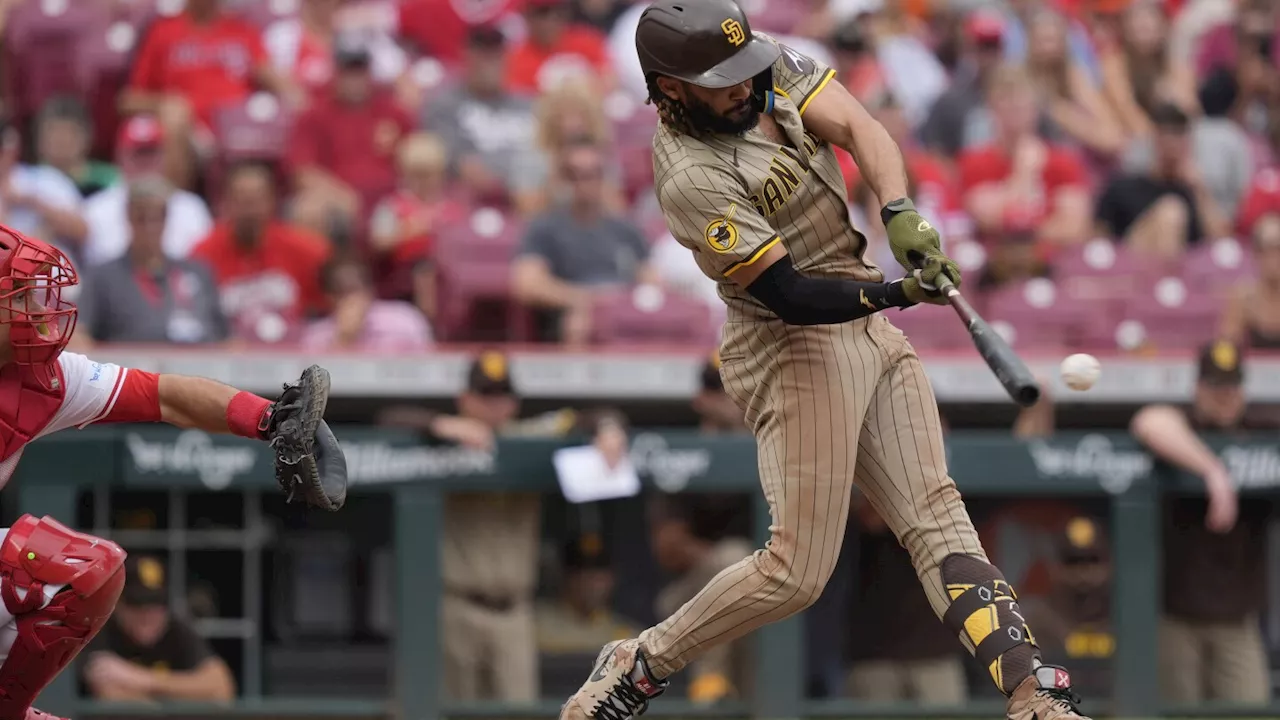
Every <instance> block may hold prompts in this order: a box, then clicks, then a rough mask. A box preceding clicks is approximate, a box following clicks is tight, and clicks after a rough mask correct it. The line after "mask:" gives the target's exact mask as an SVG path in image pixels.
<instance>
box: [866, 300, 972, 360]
mask: <svg viewBox="0 0 1280 720" xmlns="http://www.w3.org/2000/svg"><path fill="white" fill-rule="evenodd" d="M883 313H884V315H885V317H887V318H889V321H890V322H892V323H893V324H894V325H895V326H897V327H898V329H900V330H902V332H904V333H906V335H907V339H908V340H910V341H911V345H912V346H913V347H914V348H916V349H917V350H960V349H963V348H966V347H972V346H973V342H972V341H971V340H970V339H969V333H968V331H966V330H965V329H964V326H963V325H961V324H960V323H959V322H957V321H956V318H955V315H954V314H953V313H952V311H951V310H950V309H949V308H944V307H936V306H932V305H917V306H916V307H911V308H907V309H905V310H885V311H883Z"/></svg>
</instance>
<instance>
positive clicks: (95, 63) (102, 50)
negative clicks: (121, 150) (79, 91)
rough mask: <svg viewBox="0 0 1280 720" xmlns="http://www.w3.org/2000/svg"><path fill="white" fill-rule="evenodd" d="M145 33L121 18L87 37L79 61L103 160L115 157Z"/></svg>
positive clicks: (95, 145)
mask: <svg viewBox="0 0 1280 720" xmlns="http://www.w3.org/2000/svg"><path fill="white" fill-rule="evenodd" d="M128 7H132V6H128ZM141 33H142V30H141V29H140V27H139V25H138V24H137V23H135V22H133V20H132V18H128V17H121V16H120V15H117V16H116V19H114V20H113V21H112V22H111V23H110V24H109V25H108V26H107V27H106V28H104V29H102V30H101V31H94V32H89V33H86V34H85V37H84V42H83V44H82V45H81V46H80V53H79V55H78V56H77V57H76V62H77V63H78V68H77V71H78V73H79V78H80V82H81V84H82V87H84V88H86V90H85V93H84V103H85V107H86V108H88V110H89V115H90V117H91V118H92V121H93V131H94V137H93V151H94V152H95V153H97V154H98V155H99V156H101V157H108V158H109V157H114V156H115V139H116V134H117V131H118V129H119V126H120V121H121V118H120V113H119V103H118V101H119V96H120V93H121V91H123V90H124V88H125V87H126V86H127V85H128V82H129V70H130V60H131V58H132V57H133V53H134V50H135V49H136V48H137V46H138V42H139V41H140V40H141Z"/></svg>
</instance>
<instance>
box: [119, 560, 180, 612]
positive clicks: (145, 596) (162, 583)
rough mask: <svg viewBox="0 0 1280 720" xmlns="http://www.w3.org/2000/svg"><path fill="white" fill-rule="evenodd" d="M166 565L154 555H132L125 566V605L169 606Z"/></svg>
mask: <svg viewBox="0 0 1280 720" xmlns="http://www.w3.org/2000/svg"><path fill="white" fill-rule="evenodd" d="M167 574H168V573H167V571H166V569H165V566H164V563H163V562H162V561H161V560H160V558H158V557H155V556H154V555H130V556H129V557H128V559H126V560H125V564H124V591H123V592H122V593H121V594H120V602H122V603H124V604H125V605H168V604H169V582H168V579H167V577H166V576H167Z"/></svg>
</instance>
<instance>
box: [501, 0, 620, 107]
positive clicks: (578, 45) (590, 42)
mask: <svg viewBox="0 0 1280 720" xmlns="http://www.w3.org/2000/svg"><path fill="white" fill-rule="evenodd" d="M524 17H525V23H526V25H527V27H528V36H527V37H525V39H524V40H522V41H521V42H520V43H518V44H517V45H516V47H514V48H512V50H511V54H510V55H508V56H507V87H508V88H510V89H512V90H515V91H517V92H527V93H536V92H541V91H547V90H551V89H553V88H555V87H557V86H559V85H561V84H562V83H565V82H568V83H572V84H589V85H591V86H592V87H593V88H594V90H595V91H596V92H608V91H609V90H611V89H612V88H613V86H614V78H613V68H612V66H611V64H610V62H609V52H608V49H607V48H606V47H605V42H604V36H603V35H601V34H600V33H599V32H598V31H597V30H595V29H594V28H592V27H588V26H586V25H579V24H577V23H574V22H573V18H572V8H571V7H570V5H569V0H524Z"/></svg>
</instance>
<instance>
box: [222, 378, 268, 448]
mask: <svg viewBox="0 0 1280 720" xmlns="http://www.w3.org/2000/svg"><path fill="white" fill-rule="evenodd" d="M270 407H271V401H270V400H267V399H266V398H260V397H258V396H257V395H254V394H253V393H251V392H246V391H244V390H241V391H240V392H238V393H236V394H235V397H232V398H231V402H229V403H227V429H228V430H230V431H231V434H233V435H239V436H240V437H247V438H252V439H254V440H262V439H265V438H266V433H267V409H268V408H270Z"/></svg>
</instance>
